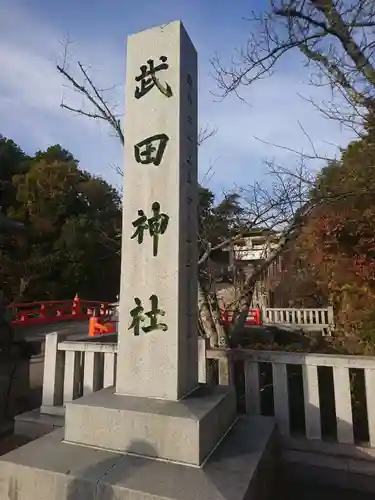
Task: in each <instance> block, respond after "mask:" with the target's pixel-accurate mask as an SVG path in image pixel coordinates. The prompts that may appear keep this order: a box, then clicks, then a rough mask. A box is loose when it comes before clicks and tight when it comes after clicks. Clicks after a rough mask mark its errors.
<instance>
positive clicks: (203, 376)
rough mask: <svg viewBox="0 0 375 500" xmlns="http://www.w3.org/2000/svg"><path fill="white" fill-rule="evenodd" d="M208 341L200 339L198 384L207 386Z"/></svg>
mask: <svg viewBox="0 0 375 500" xmlns="http://www.w3.org/2000/svg"><path fill="white" fill-rule="evenodd" d="M206 350H207V339H204V338H203V337H199V338H198V382H199V383H200V384H205V383H206V382H207V359H206Z"/></svg>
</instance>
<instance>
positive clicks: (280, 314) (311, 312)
mask: <svg viewBox="0 0 375 500" xmlns="http://www.w3.org/2000/svg"><path fill="white" fill-rule="evenodd" d="M262 321H263V323H265V324H274V325H277V324H283V325H291V326H297V327H300V328H302V329H304V330H310V331H311V330H317V331H322V332H323V333H324V334H325V335H330V334H331V332H332V331H333V329H334V319H333V307H332V306H329V307H327V308H325V309H292V308H284V309H283V308H271V307H266V308H263V309H262Z"/></svg>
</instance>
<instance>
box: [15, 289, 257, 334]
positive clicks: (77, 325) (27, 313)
mask: <svg viewBox="0 0 375 500" xmlns="http://www.w3.org/2000/svg"><path fill="white" fill-rule="evenodd" d="M115 308H116V304H111V303H109V302H104V301H97V300H82V299H80V298H79V297H78V295H76V296H75V297H74V299H73V300H50V301H41V302H28V303H20V304H10V305H8V306H7V307H6V317H7V318H8V321H10V322H11V324H12V325H13V326H14V327H21V330H22V331H25V333H26V328H25V327H27V330H28V332H30V334H32V333H33V334H34V335H32V336H33V337H34V336H35V335H38V336H39V335H43V336H44V335H45V334H46V333H48V332H49V331H53V330H54V329H55V328H56V325H55V323H61V322H66V325H64V326H63V325H60V326H59V328H58V329H59V331H61V330H67V331H77V329H78V330H79V333H80V334H82V333H88V324H87V323H86V322H85V323H83V321H84V320H86V321H87V320H88V319H89V318H90V317H92V316H93V315H95V316H97V317H98V318H99V321H100V318H102V319H103V320H104V318H108V317H109V316H111V315H112V313H113V312H114V310H115ZM232 315H233V312H231V311H226V310H222V319H223V322H224V324H225V325H226V326H227V325H228V324H229V323H230V322H231V320H232ZM260 324H261V315H260V309H250V310H249V312H248V317H247V319H246V325H247V326H250V325H260ZM48 325H49V327H48ZM17 330H18V328H17ZM77 333H78V332H77Z"/></svg>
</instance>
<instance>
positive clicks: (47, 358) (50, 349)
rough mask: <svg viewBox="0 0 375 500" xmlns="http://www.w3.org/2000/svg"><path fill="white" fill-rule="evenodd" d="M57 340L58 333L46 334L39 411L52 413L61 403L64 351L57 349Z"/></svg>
mask: <svg viewBox="0 0 375 500" xmlns="http://www.w3.org/2000/svg"><path fill="white" fill-rule="evenodd" d="M58 341H59V334H58V333H56V332H54V333H49V334H48V335H46V340H45V349H44V373H43V395H42V406H41V408H40V412H41V413H50V414H54V413H55V411H54V408H55V407H61V406H62V405H63V390H64V364H65V353H64V351H58V349H57V347H58Z"/></svg>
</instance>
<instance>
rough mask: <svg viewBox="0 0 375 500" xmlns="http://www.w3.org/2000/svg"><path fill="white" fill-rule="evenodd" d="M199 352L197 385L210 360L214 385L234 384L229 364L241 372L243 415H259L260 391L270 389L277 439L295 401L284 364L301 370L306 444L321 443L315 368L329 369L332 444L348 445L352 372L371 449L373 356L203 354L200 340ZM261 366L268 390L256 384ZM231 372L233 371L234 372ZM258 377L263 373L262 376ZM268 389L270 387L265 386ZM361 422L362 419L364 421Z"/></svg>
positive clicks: (287, 433) (285, 431) (374, 444)
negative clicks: (357, 376)
mask: <svg viewBox="0 0 375 500" xmlns="http://www.w3.org/2000/svg"><path fill="white" fill-rule="evenodd" d="M200 342H201V343H202V345H201V347H200V359H199V366H200V374H201V375H200V379H201V381H202V382H203V381H204V379H205V377H206V380H207V378H208V373H209V372H210V371H211V370H209V366H210V363H212V361H213V360H215V361H216V363H217V364H218V368H219V370H218V372H219V373H218V380H219V383H223V382H227V383H229V384H234V383H235V370H234V366H235V361H238V362H239V363H237V365H238V366H237V368H238V367H240V368H241V367H242V370H243V371H242V374H243V375H244V385H245V387H244V399H245V407H246V413H248V414H251V415H261V414H263V412H262V404H261V400H262V392H263V391H265V389H267V388H268V389H271V391H269V392H270V394H273V397H272V399H273V407H274V411H273V414H274V416H275V419H276V421H277V423H278V427H279V430H280V432H281V434H282V435H283V436H284V437H286V438H290V437H291V435H292V429H291V419H290V414H291V406H292V405H293V404H294V405H295V403H296V401H292V400H291V397H290V390H289V387H290V380H291V377H290V375H289V374H288V371H289V366H290V365H299V366H300V367H301V377H302V386H303V389H302V391H301V392H302V394H301V398H300V400H301V403H302V399H303V407H304V415H305V416H304V421H305V425H304V427H305V433H304V437H305V438H307V439H308V440H322V424H323V425H324V423H325V422H324V419H323V415H322V412H321V403H320V398H321V396H320V391H319V390H322V387H321V386H322V379H321V378H320V377H319V376H318V369H319V367H329V368H330V369H331V370H332V379H331V380H332V382H333V384H332V385H333V388H332V389H333V394H334V396H333V405H334V412H335V420H336V421H335V424H336V435H337V438H336V442H337V443H345V444H351V445H353V444H354V424H353V409H352V398H351V390H352V389H351V382H350V372H349V370H353V369H356V370H357V371H360V372H362V375H363V377H364V394H363V397H364V399H365V402H364V403H365V404H364V408H365V411H366V413H367V415H366V417H367V422H368V424H367V431H368V439H367V440H366V441H367V442H366V445H365V446H367V447H371V448H375V357H368V356H341V355H328V354H310V353H297V352H277V351H260V350H259V351H258V350H256V351H255V350H247V349H235V350H229V349H228V350H225V349H206V352H205V354H204V351H205V342H204V341H203V340H202V341H200ZM264 363H265V364H267V365H268V366H269V367H270V368H271V370H272V382H271V384H268V387H265V386H264V383H263V381H262V373H261V372H262V370H261V367H262V368H264V367H265V365H264ZM237 368H236V372H237V373H238V370H237ZM240 371H241V370H240ZM263 373H264V372H263ZM324 384H325V387H324V390H325V391H326V393H327V392H329V390H330V387H328V386H329V383H327V379H325V380H324ZM269 385H271V387H269ZM365 420H366V419H365Z"/></svg>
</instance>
